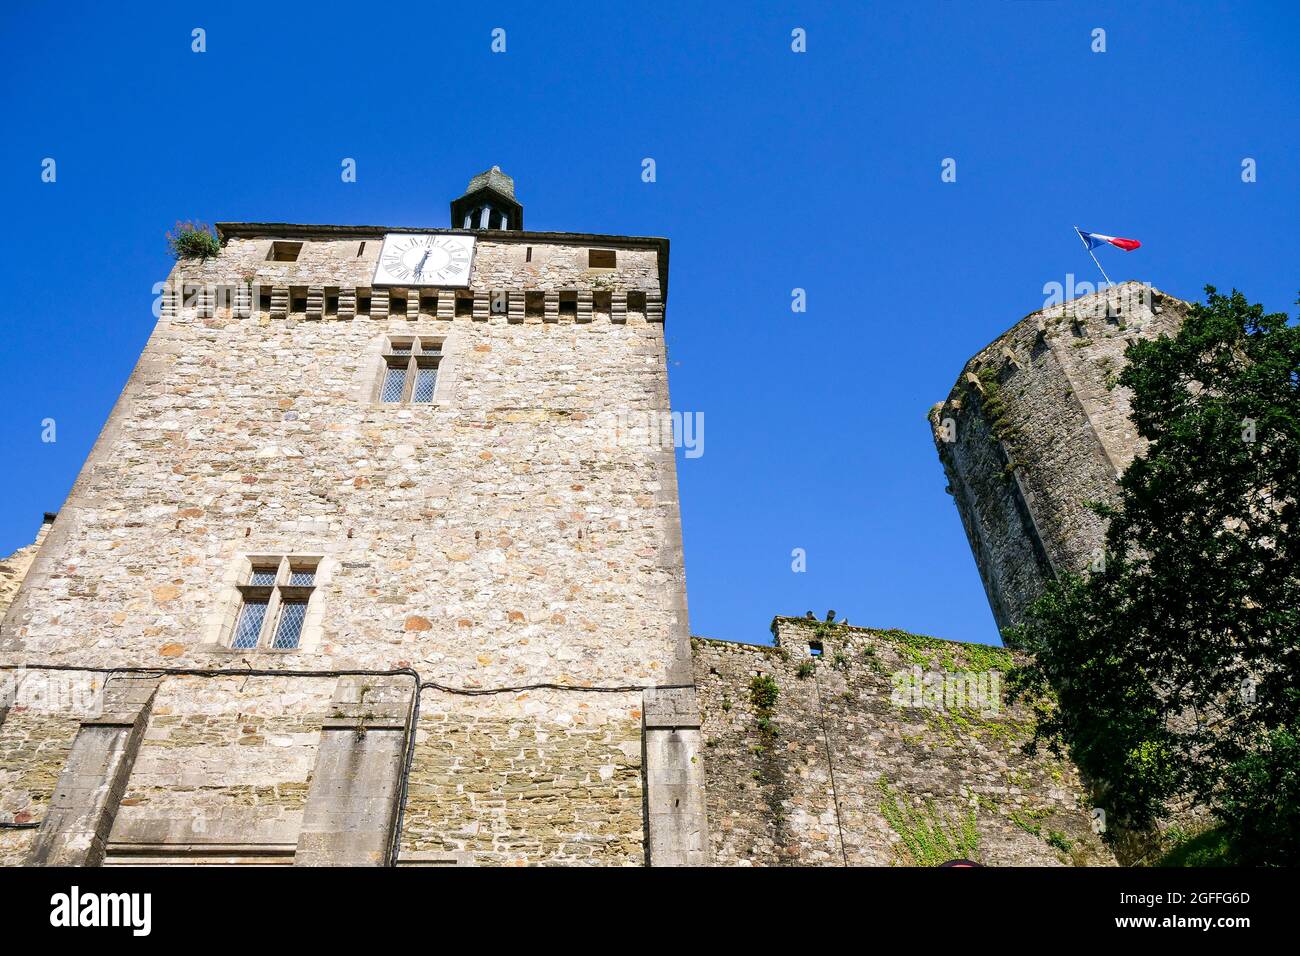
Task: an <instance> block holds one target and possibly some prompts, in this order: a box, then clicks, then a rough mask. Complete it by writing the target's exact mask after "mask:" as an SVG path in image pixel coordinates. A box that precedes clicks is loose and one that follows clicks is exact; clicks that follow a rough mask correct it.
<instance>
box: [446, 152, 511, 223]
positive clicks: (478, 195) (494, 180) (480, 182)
mask: <svg viewBox="0 0 1300 956" xmlns="http://www.w3.org/2000/svg"><path fill="white" fill-rule="evenodd" d="M451 227H452V228H453V229H515V230H518V229H523V228H524V207H523V206H522V205H521V204H520V203H519V202H518V201H517V200H516V199H515V181H514V179H513V178H511V177H510V176H507V175H506V174H505V173H503V172H502V171H501V167H500V166H493V167H492V168H491V169H489V170H487V172H482V173H479V174H478V175H477V176H475V177H474V178H473V179H471V180H470V181H469V185H468V186H466V187H465V194H464V195H463V196H461V197H460V198H459V199H453V200H452V201H451Z"/></svg>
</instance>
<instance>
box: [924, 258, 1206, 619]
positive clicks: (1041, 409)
mask: <svg viewBox="0 0 1300 956" xmlns="http://www.w3.org/2000/svg"><path fill="white" fill-rule="evenodd" d="M1187 309H1188V304H1187V303H1186V302H1183V301H1181V300H1179V299H1175V298H1173V297H1171V296H1167V295H1165V294H1164V293H1162V292H1160V291H1159V290H1157V289H1153V288H1151V287H1150V286H1144V285H1140V284H1138V283H1135V282H1126V283H1124V284H1122V285H1120V286H1116V287H1114V288H1110V289H1105V290H1102V291H1101V292H1097V293H1094V294H1092V295H1085V296H1081V297H1080V298H1077V299H1074V300H1071V301H1068V302H1065V303H1064V304H1062V305H1052V306H1049V307H1047V308H1045V309H1042V310H1040V311H1038V312H1034V313H1032V314H1030V315H1028V316H1026V317H1025V318H1023V319H1021V320H1020V321H1019V322H1017V323H1016V324H1015V325H1014V326H1012V327H1011V328H1010V329H1009V330H1007V331H1006V332H1004V333H1003V334H1002V335H1000V336H998V337H997V338H996V339H994V340H993V342H991V343H990V344H989V345H988V346H986V347H985V348H983V349H981V350H980V351H979V352H978V353H977V354H976V355H975V356H974V357H973V358H972V359H971V360H970V361H969V362H967V363H966V367H965V368H964V369H963V370H962V374H961V376H960V377H959V378H958V380H957V383H956V384H955V385H954V386H953V389H952V392H951V393H950V394H949V395H948V398H947V400H946V401H944V402H941V403H939V404H938V405H935V406H934V408H932V409H931V410H930V423H931V425H932V426H933V431H934V442H935V447H936V448H937V449H938V452H939V458H940V460H941V461H942V462H943V467H944V471H945V472H946V473H947V476H948V490H949V492H950V493H951V494H952V496H953V500H954V501H955V502H956V504H957V510H958V511H959V512H960V513H961V519H962V524H963V525H964V526H965V528H966V536H967V538H968V539H969V541H970V546H971V551H972V552H973V553H974V555H975V563H976V565H977V566H978V567H979V572H980V577H981V578H982V579H983V581H984V589H985V591H986V593H987V594H988V599H989V604H990V605H991V607H992V608H993V615H994V617H995V619H996V620H997V623H998V627H999V628H1006V627H1009V626H1011V625H1013V624H1018V623H1019V622H1020V621H1021V620H1022V618H1023V614H1024V611H1025V608H1027V607H1028V605H1029V604H1031V603H1032V602H1033V600H1034V599H1035V598H1037V597H1038V596H1039V594H1041V593H1042V589H1043V585H1044V583H1045V582H1046V581H1047V580H1049V579H1050V578H1051V577H1053V576H1054V575H1056V574H1058V573H1060V572H1062V571H1076V572H1077V571H1081V570H1083V569H1084V568H1085V567H1087V566H1088V564H1089V563H1090V562H1092V561H1094V560H1095V559H1096V558H1097V557H1098V556H1099V555H1100V549H1101V546H1102V542H1103V538H1104V534H1105V527H1104V523H1103V521H1102V519H1101V518H1100V517H1099V516H1098V515H1097V514H1096V513H1095V512H1094V511H1093V510H1092V509H1091V508H1090V507H1089V505H1090V503H1091V502H1102V503H1110V502H1113V501H1114V500H1115V495H1116V492H1117V491H1118V485H1117V483H1116V480H1117V478H1118V477H1119V475H1120V474H1121V473H1122V472H1123V471H1124V469H1125V468H1127V467H1128V465H1129V463H1130V462H1132V461H1133V459H1134V458H1135V457H1136V456H1137V455H1139V454H1140V453H1141V452H1142V451H1143V442H1142V439H1141V438H1140V437H1139V436H1138V435H1137V433H1136V430H1135V429H1134V428H1133V425H1132V422H1131V421H1130V419H1129V409H1130V406H1129V402H1130V399H1131V396H1130V394H1129V391H1128V389H1126V388H1123V387H1122V386H1120V385H1118V384H1116V379H1117V377H1118V375H1119V372H1120V370H1121V369H1122V368H1123V367H1124V350H1125V349H1126V348H1127V347H1128V344H1129V343H1130V342H1132V341H1135V340H1136V339H1139V338H1143V339H1146V338H1156V337H1158V336H1160V335H1161V334H1172V333H1173V332H1176V331H1177V329H1178V327H1179V326H1180V325H1181V324H1182V321H1183V318H1184V317H1185V316H1186V314H1187Z"/></svg>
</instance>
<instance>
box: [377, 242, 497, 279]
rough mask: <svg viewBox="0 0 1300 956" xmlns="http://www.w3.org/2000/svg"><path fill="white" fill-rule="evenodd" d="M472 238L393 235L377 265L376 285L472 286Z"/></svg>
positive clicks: (385, 243) (381, 252) (380, 251)
mask: <svg viewBox="0 0 1300 956" xmlns="http://www.w3.org/2000/svg"><path fill="white" fill-rule="evenodd" d="M473 263H474V237H473V236H433V235H428V234H427V233H409V232H390V233H388V234H387V235H385V236H384V247H383V248H382V249H380V250H379V262H378V263H376V264H375V278H374V284H375V285H405V286H418V285H442V286H461V287H466V286H468V285H469V276H470V268H471V267H472V265H473Z"/></svg>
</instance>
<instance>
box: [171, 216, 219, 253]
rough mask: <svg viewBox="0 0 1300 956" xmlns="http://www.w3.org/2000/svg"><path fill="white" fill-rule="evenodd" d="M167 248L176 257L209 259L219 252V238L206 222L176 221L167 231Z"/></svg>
mask: <svg viewBox="0 0 1300 956" xmlns="http://www.w3.org/2000/svg"><path fill="white" fill-rule="evenodd" d="M167 248H168V250H169V251H170V252H171V254H172V255H173V256H175V257H176V258H177V259H199V260H203V259H210V258H212V257H213V256H216V255H220V253H221V240H220V239H219V238H218V237H217V233H216V231H215V230H214V229H213V228H212V227H211V226H209V225H207V224H206V223H202V222H193V221H189V220H186V221H185V222H177V223H176V225H175V226H173V227H172V229H171V231H170V232H168V233H167Z"/></svg>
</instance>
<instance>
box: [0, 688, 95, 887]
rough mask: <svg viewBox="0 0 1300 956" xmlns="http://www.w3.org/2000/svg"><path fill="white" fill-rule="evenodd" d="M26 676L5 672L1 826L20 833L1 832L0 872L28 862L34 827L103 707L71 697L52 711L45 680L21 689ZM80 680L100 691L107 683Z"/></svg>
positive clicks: (0, 704)
mask: <svg viewBox="0 0 1300 956" xmlns="http://www.w3.org/2000/svg"><path fill="white" fill-rule="evenodd" d="M25 676H27V675H23V674H21V673H19V672H12V671H11V672H7V673H6V672H0V693H2V694H3V695H4V699H3V700H0V823H6V824H17V825H18V827H19V828H9V827H0V866H17V865H19V864H21V863H22V862H23V861H24V860H25V859H26V858H27V854H28V851H29V850H30V849H31V845H32V841H33V839H34V838H35V836H36V830H35V829H31V828H30V827H31V826H32V825H34V824H39V823H40V822H41V820H42V819H43V818H44V816H45V810H46V808H47V807H48V806H49V803H50V798H51V796H52V795H53V793H54V786H55V784H56V783H57V781H58V779H59V773H60V771H61V770H62V769H63V766H64V764H65V763H66V762H67V759H68V754H69V753H70V752H71V750H72V741H73V739H74V738H75V737H76V735H77V730H78V729H79V728H80V726H81V720H82V719H83V718H84V717H86V716H88V715H89V714H90V713H92V712H93V711H94V710H95V709H97V707H98V704H97V702H96V700H95V698H94V697H93V696H92V695H85V696H82V695H69V696H68V697H66V698H64V699H60V700H57V701H56V702H54V704H53V705H52V706H47V705H46V704H45V703H44V699H45V697H46V694H45V689H44V688H40V687H38V686H37V684H38V683H40V682H42V677H41V676H40V675H38V676H37V677H36V678H35V680H33V681H32V683H31V684H29V685H20V679H21V678H22V677H25ZM80 676H82V677H83V678H84V679H85V680H86V681H87V682H88V683H89V682H94V683H95V684H96V686H98V685H99V683H101V682H102V679H101V678H97V677H91V676H89V675H80ZM24 687H25V690H26V694H23V693H21V691H23V690H24Z"/></svg>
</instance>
